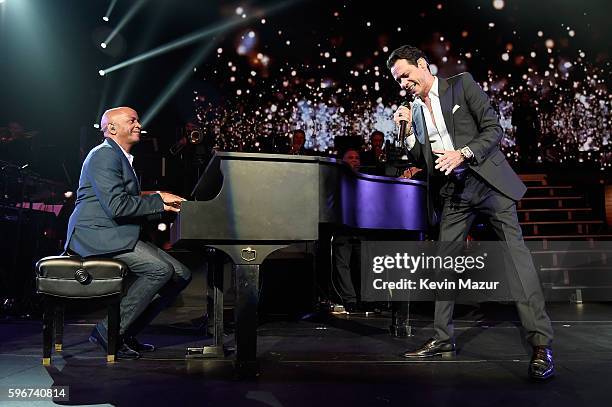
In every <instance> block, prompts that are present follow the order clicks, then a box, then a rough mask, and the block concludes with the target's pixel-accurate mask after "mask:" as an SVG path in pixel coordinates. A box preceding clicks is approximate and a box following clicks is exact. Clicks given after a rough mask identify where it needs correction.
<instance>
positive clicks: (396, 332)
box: [389, 301, 412, 338]
mask: <svg viewBox="0 0 612 407" xmlns="http://www.w3.org/2000/svg"><path fill="white" fill-rule="evenodd" d="M389 333H390V334H391V336H394V337H396V338H403V337H406V336H412V327H411V326H410V302H408V301H395V302H393V305H392V306H391V325H390V326H389Z"/></svg>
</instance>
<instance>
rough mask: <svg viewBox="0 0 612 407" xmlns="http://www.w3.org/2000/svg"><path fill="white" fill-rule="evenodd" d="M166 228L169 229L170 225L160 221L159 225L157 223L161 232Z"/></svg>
mask: <svg viewBox="0 0 612 407" xmlns="http://www.w3.org/2000/svg"><path fill="white" fill-rule="evenodd" d="M166 229H168V226H167V225H166V224H165V223H160V224H159V225H157V230H159V231H160V232H165V231H166Z"/></svg>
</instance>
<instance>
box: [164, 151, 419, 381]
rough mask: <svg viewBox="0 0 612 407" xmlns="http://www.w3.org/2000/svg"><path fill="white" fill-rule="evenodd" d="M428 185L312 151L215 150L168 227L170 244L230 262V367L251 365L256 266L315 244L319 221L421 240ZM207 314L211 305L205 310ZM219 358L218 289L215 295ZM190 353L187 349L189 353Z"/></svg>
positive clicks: (208, 350)
mask: <svg viewBox="0 0 612 407" xmlns="http://www.w3.org/2000/svg"><path fill="white" fill-rule="evenodd" d="M426 193H427V188H426V183H424V182H421V181H416V180H409V179H400V178H389V177H381V176H374V175H365V174H360V173H357V172H355V171H353V170H352V169H351V168H350V167H348V166H347V165H346V164H344V163H342V162H341V161H338V160H335V159H331V158H324V157H312V156H289V155H280V154H257V153H235V152H216V153H215V154H214V156H213V157H212V159H211V161H210V163H209V165H208V166H207V168H206V170H205V172H204V173H203V175H202V176H201V177H200V179H199V181H198V183H197V185H196V187H195V188H194V190H193V194H192V197H193V199H194V200H193V201H186V202H183V204H182V206H181V212H180V213H179V214H178V216H177V218H176V220H175V221H174V223H173V224H172V226H171V228H170V236H171V242H172V244H173V245H174V246H175V247H185V248H190V249H192V250H206V248H215V249H218V250H221V251H222V252H224V253H225V254H227V255H228V256H229V258H230V259H231V261H232V262H233V271H234V273H235V284H236V302H235V310H234V315H235V339H236V359H235V362H236V366H237V368H239V369H247V370H252V369H256V366H257V363H256V355H257V305H258V301H259V298H258V285H259V266H260V265H261V263H262V262H263V261H264V260H265V259H266V257H267V256H268V255H269V254H270V253H272V252H274V251H276V250H279V249H281V248H284V247H287V246H289V245H291V244H294V243H299V242H310V241H316V240H318V239H319V238H321V237H322V236H320V234H321V233H320V231H321V230H322V229H321V227H322V226H323V225H331V226H332V227H333V226H339V227H344V228H349V229H355V230H359V233H360V234H362V235H363V234H367V233H368V231H377V232H378V233H380V232H381V231H383V233H387V232H388V233H389V234H392V233H393V232H394V231H395V232H397V231H399V232H402V233H409V234H410V236H413V237H414V238H417V239H418V238H419V236H422V234H423V233H424V232H425V231H426V230H427V216H426V213H427V211H426ZM209 312H210V310H209ZM214 317H215V319H216V320H217V321H216V322H215V324H214V326H215V335H214V336H215V339H214V341H215V343H214V345H213V346H211V347H207V348H202V351H199V350H198V351H196V353H198V352H199V353H204V354H206V353H209V354H210V355H211V356H221V355H223V352H222V332H221V331H222V324H219V319H220V318H221V319H222V317H223V304H222V291H221V292H218V293H217V292H216V293H215V304H214ZM188 355H189V352H188Z"/></svg>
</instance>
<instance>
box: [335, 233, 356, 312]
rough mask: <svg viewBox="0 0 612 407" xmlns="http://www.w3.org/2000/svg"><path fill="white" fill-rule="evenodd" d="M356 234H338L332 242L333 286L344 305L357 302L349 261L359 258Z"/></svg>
mask: <svg viewBox="0 0 612 407" xmlns="http://www.w3.org/2000/svg"><path fill="white" fill-rule="evenodd" d="M358 239H359V238H358V237H356V236H347V235H338V236H335V237H334V242H333V244H332V249H333V265H334V270H333V271H334V278H333V281H334V282H335V284H334V287H335V288H336V292H337V294H338V295H339V296H340V298H341V299H342V303H343V304H344V305H346V304H350V303H356V302H357V293H356V291H355V286H354V285H353V279H352V273H351V263H352V262H354V260H355V259H358V261H359V260H361V245H360V241H359V240H358Z"/></svg>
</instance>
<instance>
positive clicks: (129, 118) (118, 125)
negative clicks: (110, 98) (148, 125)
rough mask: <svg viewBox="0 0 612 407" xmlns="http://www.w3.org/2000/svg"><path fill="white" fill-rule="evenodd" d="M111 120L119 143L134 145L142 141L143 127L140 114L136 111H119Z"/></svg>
mask: <svg viewBox="0 0 612 407" xmlns="http://www.w3.org/2000/svg"><path fill="white" fill-rule="evenodd" d="M111 118H112V123H111V126H112V131H113V132H114V136H115V138H116V139H118V140H117V141H120V142H121V144H123V143H125V144H127V145H134V144H136V143H138V142H139V141H140V129H141V125H140V121H139V117H138V113H136V111H135V110H134V109H131V108H129V107H125V108H120V109H117V110H116V111H114V112H113V115H112V117H111ZM111 134H113V133H111Z"/></svg>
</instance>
